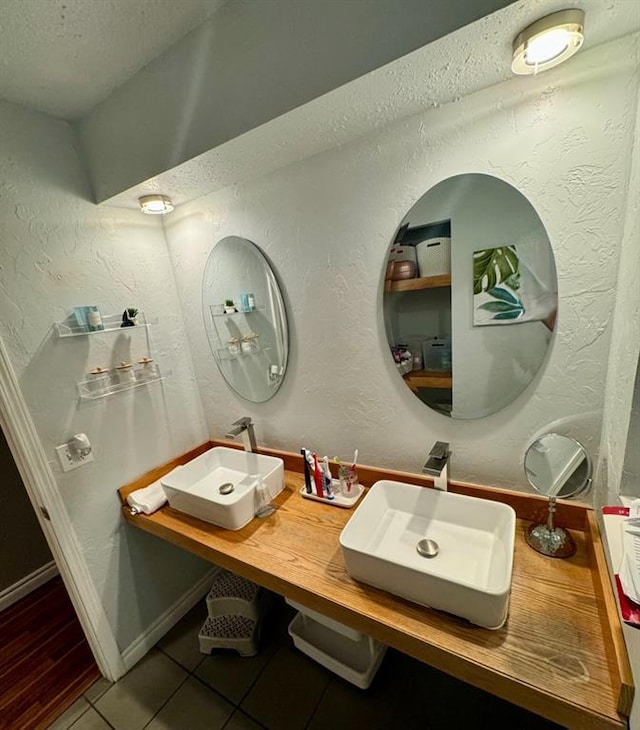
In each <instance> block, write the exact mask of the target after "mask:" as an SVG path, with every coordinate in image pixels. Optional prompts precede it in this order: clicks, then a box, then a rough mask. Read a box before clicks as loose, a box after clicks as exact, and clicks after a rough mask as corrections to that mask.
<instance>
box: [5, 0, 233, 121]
mask: <svg viewBox="0 0 640 730" xmlns="http://www.w3.org/2000/svg"><path fill="white" fill-rule="evenodd" d="M224 2H225V0H0V49H2V50H1V52H0V99H5V100H7V101H11V102H14V103H16V104H22V105H24V106H27V107H30V108H32V109H37V110H39V111H42V112H46V113H47V114H51V115H53V116H55V117H60V118H63V119H77V118H78V117H81V116H82V115H84V114H85V113H86V112H88V111H89V110H90V109H92V108H93V107H94V106H95V105H96V104H98V103H99V102H100V101H102V100H103V99H105V98H106V97H107V96H108V95H109V94H110V93H111V92H112V91H113V90H114V89H115V88H116V87H118V86H120V85H121V84H122V83H124V82H125V81H127V80H128V79H129V78H130V77H131V76H133V75H134V74H135V73H136V72H137V71H139V70H140V69H141V68H142V67H143V66H146V65H147V64H148V63H149V62H150V61H151V60H153V59H154V58H155V57H156V56H158V55H159V54H160V53H162V52H163V51H164V50H165V49H167V48H168V47H169V46H171V45H172V44H173V43H175V42H176V41H177V40H179V39H180V38H182V36H184V35H185V34H186V33H188V32H189V31H190V30H192V29H193V28H195V27H197V26H198V25H200V23H202V22H203V21H204V20H205V19H206V18H207V17H208V16H209V15H211V14H212V13H213V12H215V11H216V10H217V9H218V8H219V7H220V6H221V5H223V4H224Z"/></svg>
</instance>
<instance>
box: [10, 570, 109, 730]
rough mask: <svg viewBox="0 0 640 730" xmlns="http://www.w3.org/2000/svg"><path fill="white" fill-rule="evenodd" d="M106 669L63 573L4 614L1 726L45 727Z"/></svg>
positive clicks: (14, 728) (20, 729) (27, 729)
mask: <svg viewBox="0 0 640 730" xmlns="http://www.w3.org/2000/svg"><path fill="white" fill-rule="evenodd" d="M99 676H100V673H99V671H98V667H97V666H96V663H95V661H94V659H93V655H92V654H91V650H90V649H89V646H88V644H87V641H86V639H85V637H84V634H83V633H82V629H81V628H80V624H79V622H78V619H77V617H76V614H75V612H74V610H73V607H72V605H71V601H70V600H69V596H68V595H67V592H66V590H65V588H64V585H63V584H62V581H61V579H60V578H54V579H53V580H51V581H49V582H48V583H46V584H45V585H43V586H41V587H40V588H38V589H37V590H36V591H34V592H33V593H31V594H29V595H28V596H25V597H24V598H22V599H21V600H20V601H18V602H17V603H14V604H13V606H9V608H7V609H6V610H5V611H3V612H2V613H0V729H1V730H39V728H46V727H48V726H49V725H50V724H51V723H52V722H53V720H55V718H56V717H58V716H59V715H61V714H62V713H63V712H64V711H65V709H66V708H67V707H69V706H70V705H71V704H73V702H74V701H75V700H76V699H77V698H78V697H79V696H80V695H81V694H82V693H83V692H84V691H85V690H86V689H87V688H88V687H90V686H91V684H92V683H93V682H94V681H95V680H96V679H98V677H99Z"/></svg>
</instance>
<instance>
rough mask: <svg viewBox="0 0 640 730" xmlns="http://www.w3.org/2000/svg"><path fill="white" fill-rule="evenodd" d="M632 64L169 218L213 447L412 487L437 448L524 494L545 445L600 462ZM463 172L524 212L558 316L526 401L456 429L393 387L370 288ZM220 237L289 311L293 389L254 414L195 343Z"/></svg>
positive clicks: (578, 66) (578, 69)
mask: <svg viewBox="0 0 640 730" xmlns="http://www.w3.org/2000/svg"><path fill="white" fill-rule="evenodd" d="M635 54H636V46H635V39H634V38H626V39H625V40H623V41H622V42H621V43H618V44H615V45H613V44H610V45H606V46H601V47H598V48H596V49H593V50H592V51H590V52H588V53H584V55H582V56H581V57H580V56H578V57H576V58H575V59H574V60H573V61H572V63H571V64H567V65H566V66H564V67H559V68H558V69H555V70H554V71H552V72H549V73H547V74H544V75H541V76H539V77H536V78H528V79H526V80H525V79H513V80H511V81H508V82H505V83H503V84H500V85H498V86H495V87H492V88H491V89H488V90H486V91H482V92H479V93H477V94H474V95H471V96H469V97H465V98H464V99H462V100H461V101H459V102H457V103H453V104H450V105H447V106H445V107H442V108H439V109H432V110H430V111H425V112H424V113H423V114H420V115H417V116H414V117H412V118H410V119H408V120H405V121H401V122H397V123H395V124H393V125H391V126H389V127H387V128H386V129H385V130H384V131H382V132H380V133H377V134H373V135H369V136H367V137H365V138H363V139H361V140H360V141H357V142H355V143H352V144H349V145H346V146H344V147H342V148H340V149H337V150H333V151H330V152H327V153H323V154H320V155H317V156H315V157H312V158H310V159H308V160H305V161H302V162H300V163H296V164H294V165H291V166H289V167H287V168H284V169H282V170H279V171H278V172H276V173H273V174H271V175H268V176H266V177H264V178H262V179H260V180H256V181H253V182H249V183H247V184H244V185H241V186H237V187H234V188H231V189H226V190H224V191H220V192H217V193H213V194H211V195H209V196H205V197H203V198H200V199H198V200H196V201H194V202H192V203H190V204H187V205H184V206H181V207H180V208H179V209H178V210H177V211H176V212H175V213H174V214H173V215H172V216H171V218H170V219H169V220H168V221H167V223H166V234H167V239H168V242H169V247H170V252H171V256H172V259H173V261H174V265H175V271H176V277H177V281H178V287H179V290H180V295H181V299H182V301H183V307H184V311H185V317H186V323H187V332H188V335H189V340H190V343H191V348H192V352H193V355H194V360H195V367H196V372H197V377H198V383H199V385H200V389H201V394H202V398H203V404H204V407H205V412H206V416H207V422H208V427H209V431H210V434H211V435H212V436H216V435H220V434H222V433H224V431H225V430H226V428H227V426H228V424H229V423H230V422H231V421H232V420H234V419H235V418H237V417H238V416H239V415H242V414H245V413H246V414H248V415H251V416H253V417H254V419H255V421H256V423H257V434H258V438H259V441H260V442H261V443H263V444H268V445H270V446H274V447H275V446H280V447H284V448H287V449H291V450H296V449H298V448H299V447H300V446H301V445H302V444H305V445H307V446H311V447H313V448H314V449H316V450H317V451H318V452H320V453H327V454H330V455H333V454H339V455H341V456H348V455H349V454H350V453H351V452H352V450H353V449H354V448H355V447H358V448H359V449H360V459H361V461H362V462H363V463H369V464H380V465H386V466H389V467H397V468H401V469H407V470H410V471H416V470H419V469H420V467H421V466H422V464H423V462H424V459H425V455H426V453H427V451H428V449H429V447H430V446H431V444H432V443H433V441H435V440H436V439H441V440H447V441H450V442H451V445H452V450H453V475H454V477H455V478H458V479H466V480H471V481H477V482H480V483H487V484H495V485H500V486H505V487H510V488H517V489H526V487H525V485H524V477H523V472H522V458H523V453H524V450H525V449H526V447H527V445H528V443H529V442H530V440H531V439H532V438H533V437H534V436H536V435H537V434H539V433H540V432H543V431H547V430H559V431H561V432H564V433H567V434H569V435H573V436H575V437H577V438H579V439H580V440H581V441H583V442H584V443H585V445H586V446H587V448H588V450H589V451H590V453H591V454H592V455H593V456H595V455H596V451H597V448H598V444H599V437H600V426H601V416H602V405H603V387H602V386H603V383H604V381H605V377H606V370H607V357H608V346H609V339H610V321H611V316H612V312H613V303H614V296H615V290H616V277H617V264H618V251H619V246H620V241H621V236H622V231H621V226H620V221H621V219H622V218H623V216H624V213H625V204H626V196H625V190H624V185H625V182H626V180H627V176H628V170H627V166H628V151H629V149H630V145H631V137H632V132H633V129H634V126H633V125H634V120H635V114H636V109H635V89H636V87H637V78H636V77H635V76H634V75H633V71H634V65H633V59H634V58H635V57H636V55H635ZM620 59H630V60H629V61H621V60H620ZM630 89H631V90H633V91H634V93H633V94H632V95H630V94H629V90H630ZM469 171H475V172H487V173H490V174H494V175H496V176H498V177H501V178H503V179H504V180H506V181H508V182H510V183H511V184H512V185H514V186H515V187H517V188H518V189H520V190H521V191H522V192H523V194H524V195H525V196H526V197H527V198H528V199H529V200H530V201H531V203H532V204H533V206H534V207H535V208H536V210H537V212H538V213H539V215H540V217H541V219H542V221H543V223H544V225H545V227H546V229H547V231H548V234H549V237H550V240H551V242H552V245H553V248H554V253H555V256H556V264H557V268H558V275H559V296H560V314H559V320H558V331H557V336H556V337H555V339H554V343H553V346H552V352H551V355H550V357H549V360H548V362H547V363H546V365H545V367H543V369H542V370H541V371H540V373H539V374H538V376H537V377H536V379H535V380H534V382H533V384H532V385H531V386H530V387H529V388H528V389H527V390H526V391H525V392H524V393H523V394H522V395H521V396H520V397H519V398H518V399H517V400H516V401H515V402H514V403H513V404H511V405H510V406H508V407H507V408H505V409H504V410H502V411H500V412H499V413H496V414H494V415H492V416H490V417H487V418H484V419H481V420H478V421H469V422H463V421H454V420H449V419H447V418H446V417H444V416H440V415H438V414H436V413H434V412H433V411H431V410H429V409H428V408H426V407H425V406H423V405H422V404H421V403H420V402H419V401H418V400H417V399H416V398H415V397H414V396H413V395H412V394H411V393H410V392H409V391H408V390H407V388H406V387H405V386H404V384H403V382H402V381H401V379H400V378H399V377H398V376H397V374H396V373H395V372H394V366H393V364H392V363H391V362H390V359H389V357H388V354H387V345H386V339H385V336H384V329H383V324H382V319H381V288H382V280H383V268H384V264H385V258H386V255H387V250H388V245H389V241H390V240H391V237H392V235H393V233H394V231H395V230H396V227H397V225H398V223H399V221H400V220H401V219H402V218H403V216H404V215H405V213H406V212H407V211H408V210H409V208H410V207H411V206H412V205H413V204H414V203H415V201H416V200H417V199H418V198H419V197H420V196H421V195H422V194H423V193H424V192H425V191H426V190H427V189H429V188H430V187H432V186H433V185H434V184H435V183H437V182H439V181H440V180H442V179H444V178H446V177H448V176H451V175H455V174H460V173H463V172H469ZM226 235H239V236H244V237H246V238H248V239H250V240H252V241H254V242H255V243H256V244H258V245H259V246H260V247H261V248H262V249H263V251H264V252H265V253H266V254H267V256H268V257H269V258H270V260H271V261H272V262H273V265H274V268H275V270H276V273H277V275H278V277H279V279H280V281H281V283H282V286H283V289H284V295H285V299H286V302H287V305H288V312H289V318H290V328H291V345H292V347H291V358H290V365H289V371H288V373H287V375H286V378H285V381H284V384H283V386H282V388H281V389H280V391H279V392H278V394H277V395H276V396H275V397H274V398H273V399H272V400H271V401H269V402H267V403H265V404H260V405H255V404H250V403H247V402H245V401H242V400H241V399H239V398H237V397H236V396H234V395H233V394H232V393H231V392H230V391H229V389H228V388H227V387H226V386H225V384H224V382H223V381H222V378H221V377H220V375H219V374H218V372H217V370H216V367H215V364H214V362H213V358H212V357H211V353H210V352H209V347H208V343H207V340H206V337H205V333H204V329H203V326H202V320H201V314H200V291H199V290H200V280H201V276H202V271H203V269H204V263H205V260H206V257H207V254H208V252H209V250H210V248H211V246H212V245H213V244H214V243H215V242H216V241H217V240H219V239H220V238H222V237H223V236H226Z"/></svg>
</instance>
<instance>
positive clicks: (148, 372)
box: [136, 357, 160, 383]
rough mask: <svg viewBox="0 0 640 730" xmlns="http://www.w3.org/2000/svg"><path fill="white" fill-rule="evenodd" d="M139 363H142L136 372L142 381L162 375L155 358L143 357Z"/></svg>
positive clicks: (138, 378)
mask: <svg viewBox="0 0 640 730" xmlns="http://www.w3.org/2000/svg"><path fill="white" fill-rule="evenodd" d="M138 365H140V367H139V368H138V370H137V372H136V378H137V380H139V381H140V382H141V383H143V382H146V381H148V380H156V379H157V378H159V377H160V373H159V372H158V366H157V365H156V364H155V363H154V362H153V358H151V357H141V358H140V359H139V360H138Z"/></svg>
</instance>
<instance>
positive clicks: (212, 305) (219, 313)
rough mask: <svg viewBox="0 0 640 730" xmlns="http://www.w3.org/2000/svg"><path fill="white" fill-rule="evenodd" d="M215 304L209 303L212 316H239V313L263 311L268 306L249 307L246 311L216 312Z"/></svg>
mask: <svg viewBox="0 0 640 730" xmlns="http://www.w3.org/2000/svg"><path fill="white" fill-rule="evenodd" d="M214 307H215V305H214V304H211V305H209V309H210V310H211V316H212V317H237V316H238V315H239V314H255V313H256V312H263V311H264V310H265V309H266V307H262V306H261V307H254V308H253V309H248V310H247V311H246V312H245V311H236V312H214V311H213V310H214Z"/></svg>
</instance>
